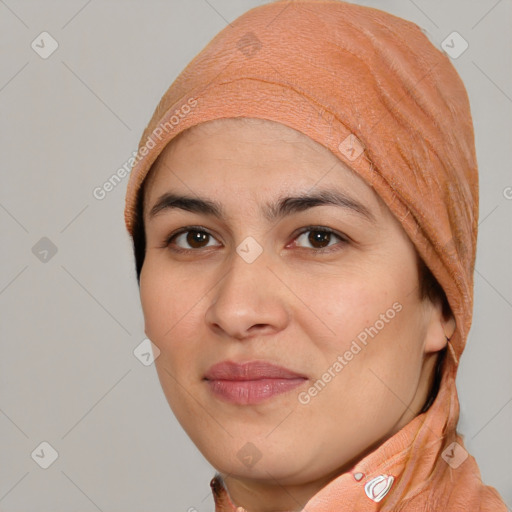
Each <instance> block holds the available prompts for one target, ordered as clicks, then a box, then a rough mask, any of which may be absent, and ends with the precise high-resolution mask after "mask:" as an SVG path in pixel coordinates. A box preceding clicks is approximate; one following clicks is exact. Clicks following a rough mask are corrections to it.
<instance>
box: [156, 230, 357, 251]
mask: <svg viewBox="0 0 512 512" xmlns="http://www.w3.org/2000/svg"><path fill="white" fill-rule="evenodd" d="M189 231H197V232H199V233H206V234H207V235H209V236H211V237H213V238H215V237H214V236H213V235H212V234H211V233H210V232H209V231H208V230H207V229H205V228H204V227H203V226H186V227H183V228H181V229H179V230H178V231H175V232H173V233H171V234H170V235H169V236H168V237H167V238H166V240H165V242H164V244H163V245H162V246H161V248H170V249H171V250H172V251H173V252H177V253H192V252H198V251H200V250H202V249H208V248H207V247H206V248H199V249H183V248H181V247H172V248H171V244H172V242H173V240H174V239H175V238H177V237H178V236H180V235H182V234H184V233H188V232H189ZM310 231H314V232H320V233H329V234H331V235H334V236H336V237H337V238H339V239H340V242H341V245H345V244H347V243H348V242H349V239H348V237H346V236H343V235H342V234H340V233H338V232H336V231H334V230H333V229H330V228H327V227H323V226H306V227H304V228H303V229H302V230H301V231H300V232H299V233H297V235H296V236H295V238H294V240H295V239H297V238H299V237H300V236H301V235H303V234H304V233H308V232H310ZM336 245H339V244H334V245H332V246H327V247H324V248H322V249H314V248H312V249H310V248H308V247H299V249H306V250H311V251H314V252H316V253H321V254H323V253H330V252H333V251H335V250H339V249H333V247H336Z"/></svg>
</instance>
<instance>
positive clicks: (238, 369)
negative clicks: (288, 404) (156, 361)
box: [203, 360, 308, 405]
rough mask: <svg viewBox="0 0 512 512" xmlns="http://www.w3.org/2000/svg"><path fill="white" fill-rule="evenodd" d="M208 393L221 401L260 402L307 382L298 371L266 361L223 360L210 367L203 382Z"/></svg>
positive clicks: (238, 402)
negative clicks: (241, 362) (239, 361)
mask: <svg viewBox="0 0 512 512" xmlns="http://www.w3.org/2000/svg"><path fill="white" fill-rule="evenodd" d="M203 380H205V381H206V383H207V385H208V387H209V389H210V391H211V392H212V393H213V394H214V395H215V396H216V397H217V398H220V399H221V400H223V401H226V402H229V403H236V404H239V405H250V404H256V403H260V402H262V401H264V400H268V399H270V398H272V397H275V396H278V395H281V394H283V393H286V392H288V391H291V390H292V389H294V388H296V387H298V386H300V385H302V384H304V383H305V382H307V380H308V378H307V377H306V376H305V375H301V374H299V373H297V372H294V371H292V370H289V369H288V368H284V367H282V366H277V365H275V364H273V363H269V362H267V361H261V360H259V361H250V362H248V363H244V364H239V363H234V362H233V361H223V362H221V363H218V364H215V365H214V366H212V367H211V368H210V369H209V370H208V372H207V373H206V375H205V377H204V379H203Z"/></svg>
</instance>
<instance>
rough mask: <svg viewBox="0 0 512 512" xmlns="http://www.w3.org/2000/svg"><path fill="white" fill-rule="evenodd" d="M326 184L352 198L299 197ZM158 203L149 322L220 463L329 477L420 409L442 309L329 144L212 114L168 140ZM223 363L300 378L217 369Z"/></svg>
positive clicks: (150, 220)
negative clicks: (422, 294)
mask: <svg viewBox="0 0 512 512" xmlns="http://www.w3.org/2000/svg"><path fill="white" fill-rule="evenodd" d="M322 193H324V196H323V197H324V199H325V198H327V197H331V199H332V198H334V195H335V194H336V195H338V196H339V197H342V198H344V199H343V201H341V202H340V203H339V204H332V203H328V202H324V203H323V204H320V203H321V202H322V201H320V200H318V201H309V202H308V201H306V200H305V199H302V200H292V199H286V198H289V197H299V196H301V197H304V196H319V195H321V194H322ZM165 194H173V195H175V196H186V197H187V198H189V199H190V200H193V201H206V202H208V204H209V205H211V204H213V203H215V205H217V208H218V212H217V214H214V213H213V210H212V209H206V208H205V207H202V208H200V207H199V206H200V205H201V203H199V202H196V203H192V202H191V201H189V202H184V201H182V202H181V203H180V202H178V203H174V205H173V206H171V201H170V200H168V201H167V202H165V201H164V202H161V200H162V197H163V196H164V195H165ZM144 201H145V203H144V221H145V229H146V238H147V249H146V257H145V262H144V266H143V268H142V273H141V278H140V293H141V301H142V307H143V312H144V318H145V332H146V335H147V336H148V338H149V339H150V340H151V341H152V342H153V343H154V344H155V345H156V346H157V347H158V348H159V349H160V355H159V357H158V358H157V359H156V361H155V364H156V368H157V371H158V376H159V379H160V382H161V385H162V388H163V391H164V393H165V396H166V398H167V400H168V402H169V404H170V406H171V408H172V410H173V412H174V414H175V415H176V417H177V419H178V421H179V422H180V424H181V425H182V427H183V428H184V429H185V431H186V432H187V434H188V435H189V436H190V438H191V439H192V440H193V442H194V443H195V444H196V445H197V447H198V448H199V450H201V452H202V453H203V455H204V456H205V457H206V459H208V461H209V462H210V463H211V464H212V465H213V466H214V467H215V468H216V469H217V470H218V471H220V472H221V473H223V474H229V475H230V478H232V479H238V480H239V481H243V480H244V479H248V480H254V479H256V480H258V481H259V482H265V481H271V480H273V479H277V480H278V481H279V482H280V484H281V485H286V484H288V485H295V484H299V485H301V484H305V483H306V482H312V481H315V480H317V481H320V480H324V481H329V480H330V479H331V477H332V475H336V474H338V473H340V472H341V471H342V470H344V469H347V468H349V467H350V465H351V461H356V460H358V459H359V458H360V457H361V456H362V455H363V454H365V453H366V452H369V451H371V450H372V449H373V448H375V447H376V446H378V445H379V444H381V443H382V442H383V441H384V440H385V439H386V438H388V437H390V436H391V435H392V434H394V433H395V432H397V431H398V430H399V429H400V428H402V427H403V426H404V425H405V424H407V423H408V422H409V421H410V420H411V419H412V418H413V417H414V416H416V415H417V413H418V412H419V411H420V409H421V408H422V406H423V404H424V402H425V399H426V398H427V395H428V391H429V376H430V374H431V372H432V368H433V364H434V358H433V356H434V352H436V351H437V350H439V349H441V348H442V347H443V346H444V344H445V338H444V332H443V324H442V320H441V314H440V308H439V307H437V306H434V305H433V304H432V303H430V301H423V302H422V301H421V300H420V298H419V291H418V285H419V283H418V271H417V264H416V255H415V251H414V246H413V245H412V243H411V241H410V239H409V238H408V237H407V235H406V233H405V232H404V230H403V228H402V227H401V225H400V224H399V222H398V221H397V220H396V219H395V218H394V216H393V215H392V214H391V212H390V211H389V210H388V209H387V207H386V206H385V204H384V203H383V202H382V200H381V199H380V198H379V197H378V196H377V195H376V194H375V192H374V191H373V189H372V188H371V187H369V186H368V185H367V184H366V183H365V182H364V181H363V180H362V179H361V178H359V177H358V176H357V175H356V174H355V173H354V172H353V171H351V170H350V169H349V168H348V167H346V166H345V165H344V164H342V163H341V161H340V160H338V158H337V157H336V156H334V155H333V154H332V153H331V152H330V151H328V150H327V149H326V148H324V147H323V146H321V145H319V144H317V143H316V142H314V141H312V140H311V139H309V138H308V137H306V136H305V135H303V134H301V133H299V132H296V131H295V130H292V129H290V128H288V127H286V126H283V125H280V124H277V123H273V122H270V121H261V120H249V121H247V120H246V121H241V120H232V119H223V120H218V121H214V122H210V123H205V124H203V125H200V126H198V127H196V128H193V129H191V130H189V131H187V132H185V133H184V134H183V136H182V137H179V138H178V139H176V140H175V141H174V142H173V143H172V144H170V145H169V146H167V148H166V149H165V151H164V152H163V153H162V155H161V156H160V158H159V160H158V161H157V163H156V165H155V166H154V170H153V172H152V174H151V175H150V176H149V177H148V182H147V186H146V192H145V199H144ZM159 203H160V204H159ZM158 204H159V206H158V207H157V208H155V206H156V205H158ZM198 205H199V206H198ZM269 205H271V206H269ZM152 210H153V214H151V212H152ZM187 230H188V232H187ZM178 231H179V232H180V233H178ZM171 235H174V236H171ZM225 361H230V362H233V363H239V364H242V363H247V362H253V361H259V362H264V363H265V362H267V363H271V364H273V365H277V366H279V367H284V368H286V369H288V370H289V371H290V372H293V374H294V375H295V376H296V378H292V377H293V375H292V374H284V373H279V372H277V373H268V372H269V370H268V368H266V367H265V366H264V365H263V366H261V365H259V366H258V365H256V367H254V368H253V369H255V374H252V373H244V370H243V368H242V369H240V370H239V372H238V373H237V372H236V371H235V372H234V374H230V373H229V372H228V373H225V374H220V373H219V374H217V375H213V374H209V371H210V368H211V367H212V366H213V365H215V364H217V363H221V362H225ZM228 369H229V367H228ZM235 370H236V369H235ZM208 375H210V378H209V380H208V379H207V378H206V377H207V376H208ZM263 377H266V378H263ZM244 378H245V379H248V380H245V381H240V379H244Z"/></svg>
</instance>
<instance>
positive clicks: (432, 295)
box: [133, 173, 452, 414]
mask: <svg viewBox="0 0 512 512" xmlns="http://www.w3.org/2000/svg"><path fill="white" fill-rule="evenodd" d="M148 174H149V173H148ZM146 182H147V181H144V182H143V183H142V185H141V187H140V188H139V190H138V194H137V201H136V209H135V215H134V220H133V252H134V255H135V268H136V272H137V283H138V284H139V286H140V273H141V270H142V265H143V264H144V257H145V254H146V232H145V229H144V218H143V212H144V189H145V184H146ZM416 256H417V264H418V275H419V294H420V298H421V299H422V300H425V299H429V300H431V301H432V302H436V301H441V303H442V307H443V314H444V316H445V318H448V317H449V316H450V315H451V314H452V312H451V308H450V305H449V304H448V300H447V298H446V294H445V293H444V290H443V289H442V288H441V285H440V284H439V283H438V281H437V279H436V278H435V277H434V276H433V275H432V272H431V271H430V269H429V268H428V267H427V266H426V265H425V262H424V261H423V259H422V258H421V257H420V255H419V254H418V253H417V252H416ZM446 350H447V347H445V348H444V349H443V350H441V351H440V352H439V355H438V357H437V362H436V367H435V370H434V373H435V375H434V381H433V384H432V388H431V390H430V394H429V396H428V398H427V401H426V402H425V405H424V406H423V408H422V410H421V411H420V414H421V413H424V412H426V411H427V410H428V409H429V407H430V406H431V405H432V403H433V401H434V400H435V398H436V396H437V393H438V391H439V385H440V383H441V375H442V366H443V361H444V359H445V354H446Z"/></svg>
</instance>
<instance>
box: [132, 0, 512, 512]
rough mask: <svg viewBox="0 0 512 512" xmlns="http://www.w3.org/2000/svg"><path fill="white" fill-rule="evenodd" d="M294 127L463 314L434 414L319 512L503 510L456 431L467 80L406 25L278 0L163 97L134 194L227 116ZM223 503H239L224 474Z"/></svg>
mask: <svg viewBox="0 0 512 512" xmlns="http://www.w3.org/2000/svg"><path fill="white" fill-rule="evenodd" d="M240 116H242V117H255V118H263V119H269V120H272V121H276V122H279V123H282V124H284V125H287V126H289V127H291V128H294V129H295V130H298V131H300V132H302V133H304V134H306V135H308V136H309V137H310V138H312V139H313V140H315V141H317V142H318V143H320V144H322V145H323V146H325V147H326V148H328V149H329V150H331V151H332V152H333V153H334V154H335V155H337V156H338V158H339V159H340V160H341V161H343V162H344V163H345V164H347V165H348V166H349V167H351V168H352V169H353V170H354V171H355V172H356V173H358V174H359V175H360V176H361V177H362V178H363V179H364V180H365V181H366V183H368V184H369V185H370V186H372V187H373V188H374V190H375V192H376V193H377V194H378V195H379V196H380V197H381V198H382V199H383V201H384V202H385V203H386V204H387V206H388V207H389V209H390V210H391V211H392V212H393V214H394V215H395V216H396V217H397V219H398V220H399V221H400V223H401V224H402V226H403V228H404V229H405V231H406V232H407V234H408V236H409V237H410V239H411V240H412V242H413V243H414V245H415V246H416V249H417V250H418V252H419V254H420V255H421V257H422V258H423V260H424V261H425V263H426V264H427V266H428V267H429V268H430V270H431V271H432V273H433V275H434V276H435V277H436V278H437V280H438V281H439V283H440V285H441V286H442V288H443V289H444V291H445V293H446V296H447V298H448V302H449V304H450V307H451V309H452V311H453V314H454V316H455V320H456V330H455V333H454V334H453V336H452V338H451V340H450V341H448V348H449V351H448V354H447V358H446V360H445V362H444V366H443V374H442V380H441V384H440V389H439V393H438V395H437V397H436V399H435V401H434V403H433V404H432V405H431V407H430V408H429V409H428V411H427V412H425V413H423V414H420V415H418V416H416V417H415V418H414V419H413V420H412V421H411V422H410V423H408V424H407V425H406V426H405V427H403V428H402V429H401V430H400V431H399V432H398V433H396V434H395V435H394V436H392V437H391V438H389V439H388V440H387V441H385V442H384V443H383V444H382V445H381V446H380V447H378V448H377V449H376V450H375V451H373V452H372V453H370V454H369V455H367V456H366V457H365V458H363V459H362V460H360V461H359V462H358V463H357V464H356V465H355V466H354V467H353V468H352V469H351V470H350V471H349V472H347V473H343V474H342V475H340V476H339V477H337V478H336V479H334V480H333V481H331V482H330V483H329V484H328V485H327V486H326V487H324V488H323V489H321V490H320V491H319V492H318V493H317V494H316V495H315V496H313V497H312V498H311V500H310V501H309V502H308V503H307V504H306V506H305V508H304V510H307V511H308V512H333V511H338V510H347V511H353V510H357V511H358V512H366V511H368V512H369V511H375V510H383V511H384V510H387V511H392V510H393V511H398V510H406V511H427V510H429V511H443V512H456V511H460V512H468V511H471V512H475V511H489V512H491V511H492V512H500V511H503V512H506V510H507V508H506V506H505V504H504V503H503V501H502V500H501V499H500V497H499V495H498V493H497V491H496V490H495V489H494V488H492V487H488V486H485V485H484V484H483V483H482V482H481V478H480V473H479V469H478V466H477V464H476V461H475V459H474V458H473V457H472V456H471V455H469V454H468V453H467V452H466V450H465V449H464V442H463V440H462V438H461V437H460V435H459V434H458V433H457V432H456V426H457V422H458V418H459V402H458V398H457V390H456V387H455V376H456V373H457V368H458V364H459V359H460V356H461V354H462V351H463V349H464V346H465V343H466V339H467V336H468V332H469V329H470V326H471V320H472V311H473V269H474V262H475V253H476V238H477V226H478V173H477V163H476V155H475V146H474V134H473V125H472V119H471V113H470V107H469V102H468V97H467V93H466V90H465V88H464V85H463V83H462V81H461V79H460V77H459V75H458V74H457V72H456V71H455V69H454V67H453V66H452V64H451V62H450V59H449V58H448V57H447V56H446V55H445V54H443V53H442V52H441V51H439V50H438V49H436V48H435V47H434V46H433V45H432V44H431V43H430V42H429V40H428V38H427V37H426V36H425V35H424V33H423V32H422V30H421V29H420V28H419V27H418V26H417V25H415V24H414V23H411V22H409V21H405V20H403V19H401V18H398V17H396V16H392V15H390V14H388V13H385V12H382V11H379V10H377V9H372V8H368V7H362V6H357V5H354V4H350V3H345V2H341V1H337V0H331V1H315V0H295V1H293V2H290V1H283V0H281V1H277V2H274V3H270V4H266V5H263V6H260V7H257V8H255V9H252V10H250V11H249V12H247V13H245V14H244V15H243V16H241V17H240V18H238V19H237V20H236V21H234V22H233V23H231V24H230V26H228V27H226V28H225V29H224V30H222V31H221V32H220V33H219V34H218V35H217V36H216V37H215V38H214V39H213V40H212V41H211V42H210V43H209V44H208V45H207V46H206V48H205V49H204V50H203V51H201V52H200V53H199V55H197V56H196V57H195V58H194V59H193V60H192V62H191V63H190V64H189V65H188V66H187V67H186V69H185V70H184V71H183V72H182V73H181V74H180V76H179V77H178V78H177V79H176V81H175V82H174V83H173V84H172V85H171V87H170V88H169V89H168V90H167V92H166V93H165V94H164V96H163V97H162V99H161V101H160V103H159V105H158V107H157V109H156V111H155V113H154V115H153V117H152V119H151V121H150V123H149V125H148V126H147V128H146V129H145V131H144V134H143V136H142V139H141V141H140V145H139V151H138V153H137V156H136V158H135V165H134V167H133V170H132V173H131V176H130V180H129V183H128V190H127V195H126V209H125V220H126V226H127V229H128V231H129V232H130V234H133V220H134V214H135V207H136V199H137V193H138V191H139V189H140V186H141V184H142V182H143V180H144V178H145V176H146V175H147V173H148V171H149V169H150V167H151V165H152V164H153V162H154V161H155V160H156V158H157V156H158V155H159V154H160V153H161V151H162V149H163V148H164V147H165V146H166V144H167V143H168V142H169V141H170V140H171V139H172V138H173V137H175V136H176V135H177V134H178V133H180V132H182V131H183V130H185V129H187V128H189V127H191V126H194V125H197V124H199V123H202V122H205V121H208V120H212V119H218V118H227V117H240ZM211 485H212V489H213V494H214V499H215V503H216V511H217V512H221V511H229V512H234V511H235V510H243V509H237V508H236V507H235V504H233V503H232V502H231V499H230V497H229V494H228V493H227V491H226V489H225V488H224V486H223V484H222V482H221V480H220V479H219V478H217V477H216V478H214V479H213V480H212V482H211Z"/></svg>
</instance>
